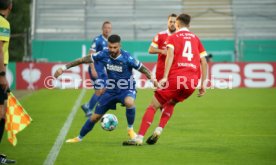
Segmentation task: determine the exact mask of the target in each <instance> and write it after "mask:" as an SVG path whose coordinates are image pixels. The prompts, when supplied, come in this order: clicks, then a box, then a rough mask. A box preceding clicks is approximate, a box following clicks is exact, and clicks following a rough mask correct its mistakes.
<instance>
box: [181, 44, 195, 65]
mask: <svg viewBox="0 0 276 165" xmlns="http://www.w3.org/2000/svg"><path fill="white" fill-rule="evenodd" d="M182 56H183V57H186V58H188V61H192V58H193V57H194V55H193V53H192V44H191V41H186V42H185V43H184V50H183V53H182Z"/></svg>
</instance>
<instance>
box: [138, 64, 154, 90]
mask: <svg viewBox="0 0 276 165" xmlns="http://www.w3.org/2000/svg"><path fill="white" fill-rule="evenodd" d="M138 71H139V72H141V73H143V74H144V75H146V77H147V78H148V79H150V80H151V82H152V83H153V85H154V86H155V87H157V86H158V83H157V81H156V79H155V78H154V76H152V74H151V72H150V71H149V69H148V68H147V67H145V66H144V65H142V66H141V67H140V69H139V70H138Z"/></svg>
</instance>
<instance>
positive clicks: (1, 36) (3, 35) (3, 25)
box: [0, 21, 10, 42]
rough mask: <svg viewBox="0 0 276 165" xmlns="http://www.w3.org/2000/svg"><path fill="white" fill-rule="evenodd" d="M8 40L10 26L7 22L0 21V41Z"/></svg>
mask: <svg viewBox="0 0 276 165" xmlns="http://www.w3.org/2000/svg"><path fill="white" fill-rule="evenodd" d="M9 40H10V25H9V23H8V22H3V21H0V41H5V42H8V41H9Z"/></svg>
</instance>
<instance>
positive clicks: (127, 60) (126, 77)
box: [91, 49, 142, 92]
mask: <svg viewBox="0 0 276 165" xmlns="http://www.w3.org/2000/svg"><path fill="white" fill-rule="evenodd" d="M91 57H92V60H93V61H95V62H96V61H100V62H101V63H103V64H104V66H105V67H106V71H107V76H108V82H107V87H106V88H107V90H108V91H110V92H111V91H112V92H120V91H121V90H124V89H126V90H129V89H135V80H134V77H133V74H132V69H133V68H134V69H136V70H138V69H140V67H141V66H142V63H141V62H139V61H138V60H135V59H134V58H133V57H132V56H131V55H130V54H129V53H128V52H126V51H124V50H121V54H120V55H119V56H118V57H117V58H115V59H114V58H112V57H111V56H110V55H109V50H108V49H105V50H103V51H101V52H98V53H95V54H93V55H92V56H91Z"/></svg>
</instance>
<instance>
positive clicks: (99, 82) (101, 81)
mask: <svg viewBox="0 0 276 165" xmlns="http://www.w3.org/2000/svg"><path fill="white" fill-rule="evenodd" d="M96 71H97V69H96ZM88 73H89V77H90V79H91V80H92V81H93V83H92V86H93V87H94V89H96V90H98V89H103V88H105V87H106V81H107V75H106V74H105V73H104V68H103V71H97V74H98V77H97V78H95V77H93V75H92V72H91V67H90V65H89V67H88Z"/></svg>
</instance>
